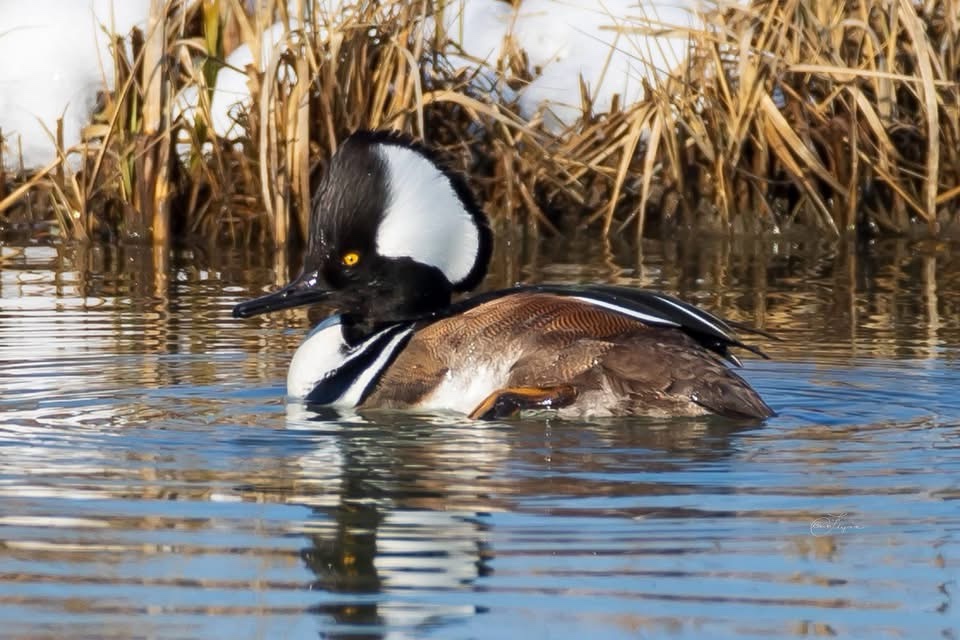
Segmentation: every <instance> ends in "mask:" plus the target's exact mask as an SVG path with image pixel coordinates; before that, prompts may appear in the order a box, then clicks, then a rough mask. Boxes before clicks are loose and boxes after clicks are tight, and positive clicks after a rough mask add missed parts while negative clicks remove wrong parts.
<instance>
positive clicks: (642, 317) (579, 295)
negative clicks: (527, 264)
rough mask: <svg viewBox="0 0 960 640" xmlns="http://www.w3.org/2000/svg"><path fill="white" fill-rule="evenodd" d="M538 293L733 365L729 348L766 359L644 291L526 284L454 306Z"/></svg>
mask: <svg viewBox="0 0 960 640" xmlns="http://www.w3.org/2000/svg"><path fill="white" fill-rule="evenodd" d="M523 291H528V292H541V293H550V294H553V295H559V296H567V297H571V298H575V299H577V300H579V301H582V302H586V303H589V304H592V305H594V306H597V307H601V308H604V309H607V310H609V311H613V312H615V313H618V314H621V315H624V316H628V317H630V318H634V319H636V320H639V321H640V322H643V323H644V324H647V325H650V326H656V327H673V328H676V329H679V330H681V331H683V332H684V333H686V334H688V335H689V336H690V337H692V338H693V339H694V340H696V341H697V343H698V344H700V345H701V346H703V347H704V348H706V349H709V350H710V351H712V352H714V353H716V354H718V355H719V356H721V357H722V358H724V359H725V360H727V361H729V362H731V363H733V364H734V365H736V366H738V367H739V366H741V363H740V360H739V359H738V358H737V357H736V356H735V355H734V354H732V353H730V347H737V348H741V349H746V350H747V351H750V352H752V353H755V354H757V355H758V356H760V357H762V358H769V356H767V354H765V353H764V352H763V351H761V350H760V349H759V348H758V347H755V346H753V345H749V344H745V343H743V342H741V341H740V340H739V339H738V338H737V337H736V335H735V334H734V332H733V329H732V328H731V325H730V324H729V323H727V322H726V321H724V320H721V319H720V318H718V317H717V316H715V315H713V314H711V313H708V312H706V311H704V310H703V309H700V308H698V307H695V306H693V305H692V304H690V303H688V302H684V301H683V300H679V299H677V298H674V297H673V296H668V295H666V294H664V293H658V292H656V291H650V290H647V289H631V288H629V287H619V286H615V285H603V284H593V285H549V284H545V285H528V286H522V287H516V288H513V289H508V290H504V291H494V292H491V293H488V294H482V295H479V296H475V297H473V298H470V299H469V300H466V301H464V302H463V303H461V305H463V306H460V305H457V306H458V307H459V308H460V309H461V310H463V309H464V308H465V307H466V308H469V307H474V306H477V305H479V304H483V303H484V302H486V301H488V300H490V299H493V298H496V297H500V296H504V295H508V294H510V293H520V292H523ZM737 328H739V329H741V330H743V331H747V332H750V333H757V334H760V335H764V336H766V337H771V338H772V336H770V335H769V334H766V333H764V332H761V331H758V330H755V329H750V328H748V327H742V326H739V325H738V327H737Z"/></svg>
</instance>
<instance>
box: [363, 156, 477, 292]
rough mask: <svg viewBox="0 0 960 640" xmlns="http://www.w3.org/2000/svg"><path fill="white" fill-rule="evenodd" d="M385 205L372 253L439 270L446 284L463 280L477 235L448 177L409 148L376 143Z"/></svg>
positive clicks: (473, 258)
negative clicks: (384, 171) (386, 195)
mask: <svg viewBox="0 0 960 640" xmlns="http://www.w3.org/2000/svg"><path fill="white" fill-rule="evenodd" d="M377 152H378V153H379V154H380V156H381V158H383V161H384V163H385V164H386V166H387V189H388V193H389V201H388V202H387V209H386V212H385V213H384V216H383V222H381V224H380V228H379V230H378V231H377V251H378V252H379V253H380V254H381V255H383V256H387V257H391V258H403V257H409V258H412V259H413V260H416V261H417V262H419V263H422V264H427V265H430V266H434V267H436V268H438V269H440V270H441V271H442V272H443V273H444V275H445V276H446V277H447V280H449V281H450V282H451V283H452V284H456V283H458V282H460V281H462V280H464V279H465V278H466V277H467V275H469V273H470V270H471V269H473V265H474V263H475V262H476V260H477V254H478V253H479V251H480V232H479V230H478V229H477V223H476V221H475V220H474V218H473V216H472V215H471V213H470V212H469V211H468V210H467V209H466V207H465V206H464V204H463V202H462V201H461V200H460V197H459V196H458V195H457V192H456V191H455V190H454V188H453V185H452V184H451V183H450V179H449V178H447V176H446V175H445V174H444V173H443V172H442V171H441V170H440V169H438V168H437V167H436V166H435V165H434V164H433V163H432V162H431V161H430V160H428V159H427V158H426V157H424V156H423V155H422V154H420V153H419V152H417V151H414V150H413V149H408V148H407V147H402V146H398V145H394V144H381V145H378V147H377Z"/></svg>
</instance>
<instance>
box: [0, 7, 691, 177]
mask: <svg viewBox="0 0 960 640" xmlns="http://www.w3.org/2000/svg"><path fill="white" fill-rule="evenodd" d="M315 2H316V5H315V6H316V7H317V11H318V15H326V16H331V17H332V16H336V15H337V12H338V11H339V10H340V9H341V5H342V4H345V2H344V0H315ZM700 2H701V0H522V2H521V3H520V5H519V7H518V8H517V9H514V8H513V7H512V6H511V5H510V4H509V3H507V2H502V1H500V0H447V3H446V6H445V7H444V10H443V11H442V12H441V13H440V15H441V16H442V20H443V26H444V28H445V30H446V33H447V35H448V36H449V37H450V38H451V40H452V41H453V42H454V43H455V44H454V45H453V46H451V47H450V49H449V50H448V51H447V52H445V53H446V58H447V64H450V65H452V66H453V67H454V68H463V67H466V68H467V69H468V71H470V72H471V73H475V80H474V86H475V88H476V89H477V90H478V91H485V92H492V93H496V94H497V96H498V97H499V98H500V99H505V100H513V99H516V101H517V105H518V107H519V110H520V112H521V115H522V116H524V117H525V118H527V119H530V118H533V117H535V116H536V115H538V114H542V115H543V117H544V120H545V123H546V125H547V126H548V127H549V128H551V129H552V130H554V131H557V132H559V131H560V130H562V128H564V127H566V126H569V125H572V124H574V123H575V122H576V121H577V119H578V118H579V117H580V116H581V115H582V114H581V100H580V78H581V77H582V78H583V80H584V82H585V83H586V85H587V86H588V88H589V90H590V93H591V95H592V96H593V98H594V103H593V109H594V112H595V113H603V112H605V111H607V110H609V109H610V107H611V105H612V102H613V99H614V96H615V95H618V96H619V99H620V104H621V105H628V104H630V103H632V102H635V101H636V100H638V99H640V98H641V97H642V92H643V81H644V80H647V81H649V82H651V83H655V82H656V81H657V80H658V79H659V78H661V77H662V76H663V74H665V73H666V72H668V71H670V70H672V69H674V68H675V67H676V66H677V65H679V64H681V63H682V61H683V59H684V56H685V52H686V46H687V39H686V35H685V33H684V30H685V29H689V28H691V27H694V26H695V25H696V24H697V20H698V18H697V17H696V15H695V14H694V11H695V10H696V9H697V7H699V4H700ZM149 4H150V0H30V1H28V2H24V1H22V0H0V129H2V131H3V135H4V137H5V138H6V146H7V148H6V152H5V154H4V156H3V158H4V160H5V162H6V164H7V165H8V168H15V167H16V158H17V153H18V151H19V145H22V149H23V157H24V164H25V165H26V166H27V167H33V168H35V167H40V166H43V165H45V164H47V163H49V162H50V161H52V160H54V159H55V158H56V153H55V148H54V144H53V142H52V140H51V137H50V135H49V134H48V133H47V131H46V129H49V131H51V132H53V131H54V130H55V128H56V119H57V118H58V117H60V115H61V114H63V115H64V142H65V144H66V146H67V147H69V146H71V145H75V144H77V143H78V142H79V141H80V132H81V129H82V128H83V126H85V125H86V124H87V123H88V122H89V118H90V112H91V109H92V107H93V106H94V104H95V102H96V96H97V92H98V91H101V90H103V89H105V88H106V89H111V88H112V87H111V82H112V67H113V63H112V60H111V59H110V53H109V49H108V46H107V44H108V39H107V36H106V34H105V32H104V28H103V27H102V26H101V25H110V24H113V28H114V31H116V32H117V33H120V34H126V33H127V32H128V31H129V30H130V28H131V27H132V26H134V25H140V26H141V27H142V26H144V24H145V22H146V16H147V13H148V11H149ZM296 4H297V2H296V1H295V0H294V1H293V2H292V3H291V8H293V7H295V6H296ZM292 10H293V9H292ZM333 20H334V22H336V21H337V19H336V18H333ZM321 22H322V20H321ZM297 24H298V23H297V22H296V19H295V18H294V17H292V16H291V25H290V28H287V26H286V25H284V24H282V23H277V24H274V25H272V26H270V27H269V28H267V29H266V30H265V31H264V32H263V34H262V36H261V44H262V46H261V56H260V58H261V59H260V60H259V61H257V62H258V63H259V64H256V66H257V68H258V69H259V70H261V71H263V70H264V69H266V68H268V67H269V66H270V64H269V62H270V60H272V59H275V58H274V57H275V56H277V55H278V53H279V51H280V50H282V49H283V48H284V47H285V46H286V43H287V42H288V41H289V40H290V33H291V32H292V31H293V32H295V31H296V27H297ZM425 27H426V29H427V30H428V32H432V30H433V29H434V28H435V25H434V24H433V23H432V22H431V21H430V20H428V21H427V23H426V25H425ZM645 29H646V30H649V29H654V30H658V31H660V33H659V34H650V33H642V31H643V30H645ZM671 31H673V32H672V33H671ZM511 42H515V43H516V45H517V46H518V47H519V48H520V49H522V50H524V51H525V52H526V54H527V57H528V61H529V66H530V69H529V70H530V72H531V73H532V74H533V76H534V79H533V80H532V82H530V84H529V85H527V86H525V87H522V88H521V89H519V91H518V92H516V93H515V92H513V91H511V90H510V89H509V87H507V85H506V83H505V82H503V80H504V78H501V76H500V75H499V73H498V72H497V70H496V63H497V60H498V59H499V58H500V56H501V52H502V51H503V47H504V46H506V45H508V44H509V43H511ZM253 58H254V56H253V54H252V52H251V51H250V48H249V47H247V46H246V45H243V46H241V47H240V48H238V49H237V50H235V51H233V52H232V53H231V54H230V55H229V56H228V58H227V63H228V66H227V67H225V68H223V69H222V70H221V71H220V73H219V74H218V77H217V86H216V88H215V91H214V94H213V100H212V105H211V111H212V116H213V126H214V130H215V131H216V132H217V133H218V134H219V135H221V136H223V137H234V136H235V135H236V134H237V133H238V132H237V131H236V130H235V121H236V110H237V109H245V108H250V107H251V98H250V92H249V89H248V86H247V76H246V74H245V73H244V70H245V68H246V66H247V65H249V64H254V59H253ZM196 102H197V91H196V89H195V88H193V89H189V90H187V91H185V92H184V93H183V94H182V95H181V96H180V97H179V99H178V106H179V108H180V110H181V112H182V113H184V114H185V115H186V116H187V117H188V118H190V117H192V112H193V109H195V108H196ZM45 128H46V129H45ZM9 165H13V166H12V167H9Z"/></svg>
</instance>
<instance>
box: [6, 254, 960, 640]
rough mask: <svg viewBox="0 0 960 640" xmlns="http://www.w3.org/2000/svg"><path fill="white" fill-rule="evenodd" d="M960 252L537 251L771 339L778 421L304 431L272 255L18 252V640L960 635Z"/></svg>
mask: <svg viewBox="0 0 960 640" xmlns="http://www.w3.org/2000/svg"><path fill="white" fill-rule="evenodd" d="M955 249H956V248H955V247H952V246H950V245H938V244H927V245H924V244H912V243H907V242H904V241H898V242H889V243H880V244H877V245H874V246H872V247H870V248H868V250H866V251H864V250H860V251H857V250H854V249H853V248H850V247H845V246H841V247H840V248H839V249H837V248H833V247H831V246H829V245H824V244H819V243H817V242H809V241H796V242H778V243H772V242H770V241H767V242H760V241H757V242H755V243H749V242H745V243H739V244H738V243H730V242H719V241H718V242H708V241H706V240H705V239H702V238H697V239H693V240H691V241H690V242H689V243H683V242H678V243H673V242H671V243H648V244H646V245H645V246H644V251H643V253H642V255H637V253H636V252H634V251H630V250H628V249H623V250H621V249H618V248H614V249H613V250H605V249H604V248H602V247H596V246H592V245H590V244H589V243H575V246H574V247H572V248H571V247H565V246H564V247H560V246H552V245H551V244H550V243H544V244H541V245H533V244H524V243H519V242H515V243H514V244H513V246H512V247H511V248H510V250H509V252H508V253H509V255H506V256H499V257H498V259H497V263H496V264H497V268H496V271H495V273H494V274H493V275H492V278H491V279H492V280H493V281H494V282H496V283H499V284H503V283H507V282H512V281H516V280H526V281H537V280H550V281H607V282H621V283H625V284H639V285H642V286H648V287H655V288H660V289H662V290H665V291H671V292H674V293H679V294H680V295H682V296H683V297H685V298H687V299H689V300H692V301H696V302H698V303H700V304H702V305H704V306H705V307H707V308H709V309H711V310H714V311H717V312H720V313H722V314H724V315H726V316H727V317H730V318H731V319H734V320H738V321H741V322H746V323H749V324H753V325H755V326H760V327H763V328H764V329H766V330H768V331H772V332H774V333H775V334H777V335H778V336H780V337H781V338H783V341H782V342H773V341H770V340H767V339H762V338H761V339H759V340H758V341H757V342H758V344H760V345H761V346H763V347H764V348H765V349H766V350H767V351H768V352H769V353H770V355H771V356H773V359H771V360H769V361H762V360H758V359H756V358H750V359H748V360H747V366H746V369H745V372H744V375H745V376H746V377H747V378H748V379H749V380H750V381H751V382H752V383H753V384H754V385H755V386H756V387H757V388H758V389H759V390H760V391H761V393H763V395H764V396H765V397H766V399H767V400H768V402H769V403H770V404H771V405H772V406H773V407H775V408H776V409H777V410H778V411H779V412H780V415H779V416H777V417H776V418H773V419H771V420H769V421H767V422H766V423H764V424H762V425H743V424H738V423H736V422H731V421H726V420H721V419H696V420H693V419H676V420H652V419H629V420H607V421H598V422H590V423H574V422H563V421H556V420H549V419H544V418H539V419H528V420H522V421H516V422H504V423H491V424H476V423H471V422H469V421H466V420H464V419H460V418H456V417H453V416H419V415H410V414H393V415H379V416H376V418H375V419H370V418H369V417H368V418H363V417H357V416H353V417H339V418H336V417H334V418H332V417H330V416H317V415H313V414H308V413H305V412H303V411H301V410H299V409H297V408H296V407H285V406H284V403H283V400H282V397H283V392H284V378H285V371H286V366H287V363H288V360H289V357H290V354H291V353H292V351H293V349H294V348H295V347H296V345H297V343H298V342H299V340H300V339H301V337H302V335H303V330H304V327H305V326H306V325H307V319H306V316H305V314H304V313H303V312H302V311H300V312H290V313H287V314H281V315H279V316H275V317H268V318H262V319H256V320H251V321H245V322H244V321H236V320H233V319H232V318H231V317H230V314H229V312H230V309H231V307H232V306H233V305H234V304H235V303H236V302H237V301H239V300H241V299H245V298H246V297H249V296H250V295H252V294H254V293H257V292H260V291H262V290H265V289H267V288H269V287H270V286H272V285H271V282H272V281H273V280H275V279H277V278H276V277H275V276H274V275H273V274H274V269H273V265H272V263H265V262H264V261H263V260H264V259H263V258H258V257H251V256H244V255H242V254H240V253H237V252H227V251H223V250H210V251H206V250H203V249H200V248H194V249H189V250H181V251H178V252H175V253H173V254H172V255H171V256H166V255H154V254H153V253H151V252H150V251H143V250H137V249H134V248H52V247H49V246H42V245H27V246H12V245H10V244H7V245H5V246H3V247H2V248H0V636H3V637H30V638H63V637H71V638H82V637H89V638H129V637H143V638H147V637H151V638H161V637H162V638H225V637H231V638H318V637H319V638H503V637H521V638H660V637H665V638H768V637H790V636H832V635H838V636H845V637H862V638H956V637H958V635H960V630H958V629H960V612H958V606H960V603H958V601H957V600H958V590H960V585H958V576H960V502H958V499H960V393H958V392H957V388H958V384H960V371H958V368H957V356H958V352H957V348H956V347H957V345H958V344H960V321H958V313H957V311H958V309H960V286H958V285H960V264H958V263H957V261H956V259H955V258H954V257H953V256H955V255H956V250H955ZM570 256H573V257H570ZM258 260H259V262H258ZM281 262H282V261H281Z"/></svg>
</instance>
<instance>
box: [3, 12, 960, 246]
mask: <svg viewBox="0 0 960 640" xmlns="http://www.w3.org/2000/svg"><path fill="white" fill-rule="evenodd" d="M258 5H259V6H258V11H257V12H255V13H253V14H249V13H247V12H246V11H245V8H244V6H243V3H242V2H240V0H204V1H203V2H201V3H197V4H195V5H192V6H191V7H190V8H185V6H183V5H181V3H180V2H178V1H177V0H154V2H153V7H152V14H151V17H150V20H149V24H148V26H147V28H146V31H144V32H134V33H133V34H132V36H131V38H130V45H131V46H130V47H129V48H125V47H124V46H121V43H120V42H119V41H118V44H117V47H116V53H117V55H116V64H115V69H114V73H115V78H114V85H115V87H116V90H115V91H114V92H113V94H112V95H110V96H109V97H108V100H107V104H106V106H105V108H104V109H103V110H102V112H101V113H100V114H99V116H98V120H97V121H96V122H95V123H94V124H93V126H91V127H90V128H89V130H88V135H87V139H86V140H85V142H84V143H83V146H82V148H81V149H74V150H64V151H62V152H61V160H62V159H63V156H64V155H65V154H66V153H67V152H71V153H80V154H81V155H82V170H81V171H79V172H78V173H76V174H75V175H70V174H68V173H66V172H64V171H62V168H61V167H62V164H61V163H60V162H59V161H58V162H55V163H53V164H52V165H50V166H48V167H45V168H44V169H42V170H41V171H39V172H35V173H34V174H32V175H23V174H20V175H19V176H18V177H16V179H15V180H13V184H10V185H7V184H0V221H2V220H4V218H6V219H7V220H8V221H10V220H14V219H16V218H18V217H24V216H28V215H41V216H42V215H47V216H51V217H53V218H54V219H55V220H56V223H57V225H58V226H59V228H60V232H61V233H62V234H63V235H64V236H65V237H70V238H77V239H87V238H94V237H114V236H120V237H125V238H146V237H148V236H150V237H152V238H153V240H154V241H155V242H157V243H161V244H163V243H166V242H168V241H169V240H170V239H171V238H178V237H185V236H192V235H200V236H203V237H205V238H217V239H229V240H230V241H232V242H238V243H244V244H250V243H264V242H266V243H275V244H285V243H286V242H288V241H289V240H292V239H296V238H297V237H302V235H303V231H304V228H305V225H306V221H307V213H308V211H309V202H310V192H311V184H312V182H313V181H315V179H316V176H317V175H318V173H319V172H321V171H322V170H323V167H324V164H325V162H326V160H327V158H328V157H329V155H330V153H331V152H332V150H333V149H334V148H335V147H336V144H337V141H338V140H340V139H342V137H343V136H345V135H346V134H347V133H349V132H350V131H352V130H355V129H358V128H390V129H399V130H402V131H406V132H408V133H411V134H413V135H415V136H416V137H419V138H422V139H424V140H425V141H426V142H427V143H428V144H430V145H432V146H435V147H438V148H441V149H443V150H445V151H446V153H447V155H448V156H449V157H450V159H451V161H452V162H453V163H454V164H455V165H456V166H457V167H458V168H459V169H460V170H462V171H463V172H464V173H465V174H467V175H468V176H469V177H470V180H471V182H472V184H473V186H474V188H475V190H476V191H477V193H478V195H480V197H481V198H482V200H483V201H484V202H486V206H487V210H488V212H489V213H490V214H491V215H492V216H493V217H494V218H502V219H505V220H508V221H511V222H517V223H523V224H526V225H528V226H529V227H530V228H531V229H534V230H537V231H548V232H558V231H560V232H566V231H569V230H571V229H575V228H582V227H587V228H590V229H594V230H596V233H600V234H610V233H614V232H622V231H624V230H625V229H630V230H631V231H632V232H634V233H636V234H637V235H638V236H639V235H641V234H643V233H650V232H651V231H653V230H654V224H658V225H660V226H665V228H668V229H669V228H671V227H672V226H675V225H682V226H686V227H696V228H706V229H735V230H736V229H738V230H754V231H756V230H760V231H762V230H776V231H784V230H786V229H788V228H790V227H794V226H802V227H805V228H813V229H816V230H818V231H820V232H824V233H829V234H833V235H839V234H843V233H846V232H851V231H860V232H871V231H881V232H888V233H896V234H904V233H911V232H913V231H914V230H917V229H920V230H922V231H923V232H925V233H938V232H943V231H944V230H945V229H947V228H949V227H950V226H951V225H952V223H954V222H955V221H956V218H957V212H958V210H960V207H958V206H957V202H958V199H960V187H958V184H960V85H958V81H960V59H958V57H960V28H958V21H960V14H958V13H957V11H956V8H955V6H954V4H953V3H951V2H948V1H946V0H931V1H930V2H927V3H925V4H923V5H918V4H915V3H913V2H911V1H910V0H894V1H891V2H883V3H881V2H871V1H868V0H861V1H860V2H852V3H851V2H839V1H838V0H787V1H786V2H783V1H777V2H773V1H770V0H759V1H756V2H754V3H753V4H751V5H749V6H741V5H730V6H721V7H717V8H716V10H715V11H713V12H712V14H711V15H710V16H709V17H708V21H707V24H709V25H710V26H709V27H707V28H704V29H702V30H697V31H692V32H690V33H689V41H690V45H689V57H688V60H687V63H686V64H685V65H684V66H683V67H682V68H680V69H678V70H676V71H675V72H674V73H673V74H672V75H670V76H669V77H668V78H666V79H665V80H664V81H663V82H651V83H649V85H648V86H647V90H646V95H645V97H644V99H642V100H641V101H639V102H637V103H635V104H630V105H616V106H615V107H614V109H613V110H612V111H611V112H610V113H606V114H601V115H595V116H590V115H588V116H586V117H585V118H583V119H582V120H581V121H580V122H578V123H576V124H575V125H574V126H572V127H570V128H569V129H567V130H565V131H563V132H561V133H552V132H551V131H549V130H548V129H547V128H546V127H545V126H544V125H543V123H542V121H541V120H540V119H539V118H534V119H533V120H532V121H525V120H524V119H523V118H521V117H520V116H519V115H518V111H517V109H516V105H514V104H510V103H505V102H503V101H502V100H500V99H498V97H497V96H494V95H490V94H483V93H480V92H478V91H477V90H476V89H475V88H474V86H473V85H472V84H471V77H470V73H469V71H468V70H463V69H460V70H458V69H452V68H451V67H450V66H449V65H447V64H444V61H443V59H442V56H440V55H439V54H438V52H440V51H443V50H445V49H447V48H448V47H447V42H446V40H445V34H444V33H442V30H440V29H437V30H435V31H433V32H429V31H427V30H425V29H424V28H423V24H424V21H425V19H426V18H427V17H428V16H430V15H432V14H434V13H435V12H437V11H439V10H450V8H449V7H444V5H443V2H441V1H440V0H433V1H430V0H422V1H421V2H412V3H411V2H403V1H401V0H394V1H392V2H373V1H360V2H358V3H357V4H356V5H354V6H353V7H352V9H351V11H350V12H349V13H348V14H345V15H343V16H338V17H337V18H336V19H332V18H331V17H330V16H323V15H320V14H319V12H317V11H316V10H314V9H312V8H311V7H310V3H309V2H307V1H306V0H300V1H299V2H294V3H291V4H290V6H289V7H288V6H287V4H286V3H280V2H276V1H274V0H262V1H261V2H260V3H258ZM288 11H290V12H293V13H295V14H296V16H295V17H296V18H297V19H298V21H299V22H298V24H300V25H302V26H301V28H299V29H295V30H291V29H286V31H285V33H284V35H283V37H282V38H281V42H282V45H283V46H282V47H280V49H279V50H280V51H281V54H280V55H273V56H266V58H269V59H270V60H271V62H270V64H268V65H267V67H266V69H265V70H264V72H263V73H259V72H255V71H254V70H252V69H248V70H246V71H247V72H248V75H249V85H250V88H251V94H252V95H253V107H252V108H250V109H249V110H247V111H246V112H244V113H243V114H241V116H240V118H239V123H238V124H239V125H240V130H241V131H242V133H241V135H240V136H239V137H238V138H237V139H236V140H233V141H224V140H218V139H216V138H215V136H213V134H212V131H213V127H212V124H211V116H210V100H211V95H212V94H211V88H212V86H213V83H214V79H215V77H216V74H217V70H218V69H219V68H221V67H222V65H223V60H224V58H225V55H226V53H228V50H229V49H230V48H231V47H232V46H234V45H235V44H237V43H238V42H241V43H245V44H247V45H248V46H250V48H251V51H252V52H253V56H254V59H260V58H261V52H260V47H261V42H260V36H259V34H260V33H261V32H262V31H263V29H265V28H266V27H267V26H268V25H270V24H273V23H274V22H275V21H276V20H282V21H283V22H284V24H289V23H290V22H289V18H290V16H289V15H288ZM631 28H632V29H636V30H637V31H647V32H651V31H653V32H655V31H656V30H657V29H661V28H662V27H660V26H658V25H652V24H647V25H644V24H636V25H635V26H634V27H631ZM505 51H506V53H505V54H504V56H503V58H502V59H501V60H500V61H499V62H498V64H497V69H498V70H499V72H500V73H501V74H502V75H503V77H504V79H505V80H506V81H508V82H510V83H512V85H514V86H517V85H520V84H522V83H523V82H524V81H526V80H529V77H528V76H526V75H525V74H526V72H525V70H524V68H525V65H524V64H523V52H521V51H517V50H516V49H511V48H510V47H507V48H506V49H505ZM638 55H640V54H639V53H638ZM185 91H193V92H195V95H196V96H197V97H196V102H197V108H196V110H195V112H194V117H193V119H192V121H188V120H187V119H185V118H183V117H179V116H178V113H177V111H176V108H175V105H176V102H177V99H178V97H179V96H181V95H183V92H185ZM582 94H583V96H582V100H583V106H584V108H585V110H586V111H587V113H589V111H590V107H591V96H590V95H589V92H588V91H587V90H586V88H585V85H584V89H583V91H582ZM178 141H179V142H180V143H181V144H180V146H177V143H178ZM5 152H6V153H7V156H8V158H9V157H11V154H12V153H13V152H12V151H11V150H10V149H5ZM8 164H9V163H8ZM2 177H3V176H0V178H2ZM9 179H10V177H9V176H7V180H9ZM38 194H40V195H38ZM31 196H32V199H31ZM43 201H46V202H49V203H50V205H51V206H49V207H42V206H41V207H36V206H34V205H35V204H36V203H37V202H40V203H43ZM37 210H39V211H40V213H36V212H37Z"/></svg>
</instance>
